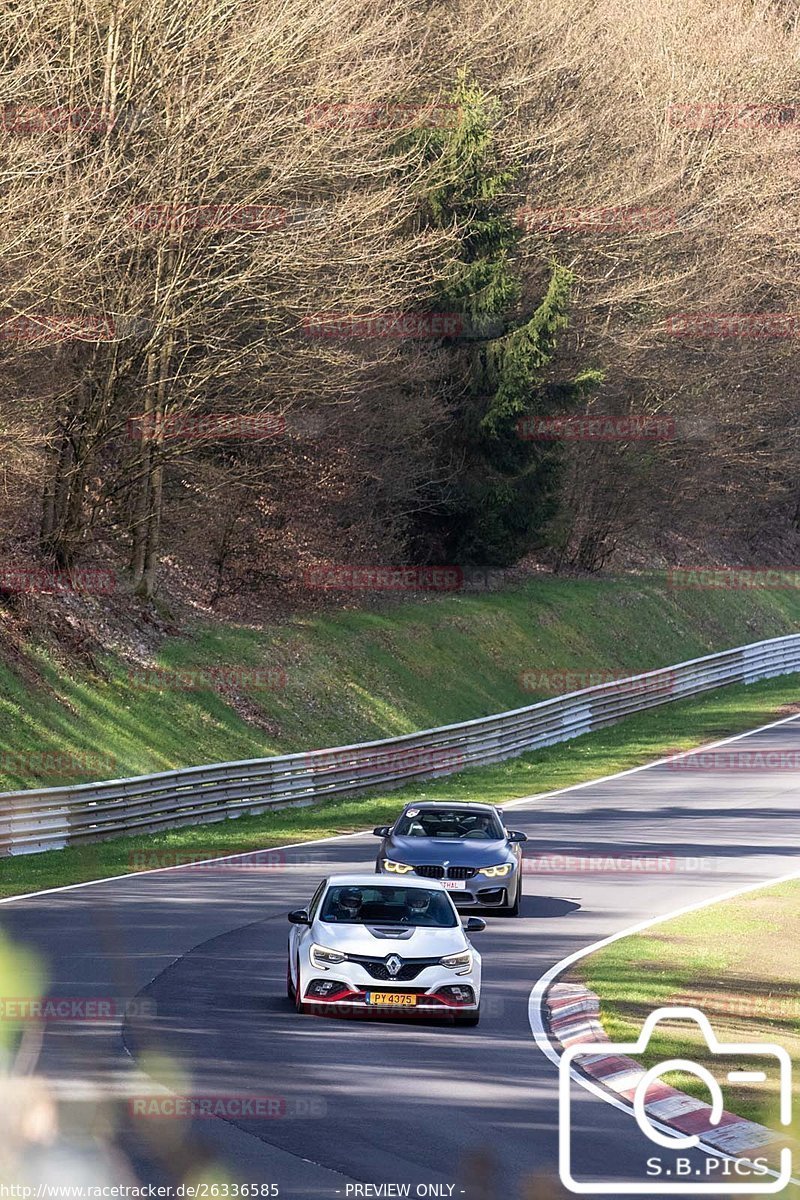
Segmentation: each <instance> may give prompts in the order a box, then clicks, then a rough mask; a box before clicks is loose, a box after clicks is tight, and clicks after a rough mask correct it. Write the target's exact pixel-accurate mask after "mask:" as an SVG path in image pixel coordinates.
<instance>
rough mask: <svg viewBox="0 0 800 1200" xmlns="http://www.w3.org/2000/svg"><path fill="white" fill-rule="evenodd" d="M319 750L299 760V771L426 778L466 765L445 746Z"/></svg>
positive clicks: (302, 756)
mask: <svg viewBox="0 0 800 1200" xmlns="http://www.w3.org/2000/svg"><path fill="white" fill-rule="evenodd" d="M366 755H367V752H366V751H365V750H363V749H359V750H319V751H312V752H311V753H310V754H306V755H301V756H299V757H298V759H297V760H296V763H297V769H299V770H306V771H313V772H315V773H317V772H319V773H323V774H324V773H331V772H340V771H352V773H353V774H354V775H360V776H365V775H368V774H369V773H370V772H375V771H377V772H379V773H381V774H383V773H385V772H387V771H388V772H391V773H393V774H395V773H400V772H403V773H406V774H408V775H414V774H424V773H425V772H427V771H429V772H431V773H434V772H436V771H445V772H447V771H460V770H461V768H462V767H463V766H464V764H465V762H466V758H465V756H464V754H463V753H461V752H459V751H457V750H450V749H448V748H447V747H446V746H442V747H436V746H431V747H426V746H398V747H397V748H396V749H393V750H376V751H374V752H373V751H369V758H367V757H366Z"/></svg>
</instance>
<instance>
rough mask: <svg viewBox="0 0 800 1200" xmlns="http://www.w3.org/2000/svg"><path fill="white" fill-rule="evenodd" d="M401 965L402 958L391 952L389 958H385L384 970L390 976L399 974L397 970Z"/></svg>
mask: <svg viewBox="0 0 800 1200" xmlns="http://www.w3.org/2000/svg"><path fill="white" fill-rule="evenodd" d="M402 965H403V960H402V959H400V958H398V957H397V955H396V954H393V955H392V956H391V958H387V960H386V970H387V971H388V972H389V974H390V975H392V976H395V975H397V974H399V971H400V968H401V967H402Z"/></svg>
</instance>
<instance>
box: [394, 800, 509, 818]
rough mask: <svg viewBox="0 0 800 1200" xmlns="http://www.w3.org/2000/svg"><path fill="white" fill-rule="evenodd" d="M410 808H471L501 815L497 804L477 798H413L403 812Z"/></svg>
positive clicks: (421, 809)
mask: <svg viewBox="0 0 800 1200" xmlns="http://www.w3.org/2000/svg"><path fill="white" fill-rule="evenodd" d="M409 808H418V809H419V810H420V812H422V811H423V810H425V811H427V810H429V809H434V810H435V809H437V808H469V809H475V811H476V812H492V813H498V815H499V809H498V808H497V805H496V804H482V803H480V802H479V801H477V800H412V801H411V802H410V803H409V804H407V805H406V806H405V808H404V809H403V812H407V811H408V809H409Z"/></svg>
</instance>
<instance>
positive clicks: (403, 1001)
mask: <svg viewBox="0 0 800 1200" xmlns="http://www.w3.org/2000/svg"><path fill="white" fill-rule="evenodd" d="M416 1003H417V997H416V995H415V993H414V992H367V1004H389V1005H391V1006H392V1007H399V1008H407V1007H409V1006H413V1005H414V1004H416Z"/></svg>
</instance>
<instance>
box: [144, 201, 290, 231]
mask: <svg viewBox="0 0 800 1200" xmlns="http://www.w3.org/2000/svg"><path fill="white" fill-rule="evenodd" d="M302 211H303V213H306V214H307V211H308V210H302ZM291 219H292V212H291V210H290V209H288V208H285V207H283V206H282V205H277V204H233V203H220V204H196V205H188V204H140V205H138V206H137V207H136V208H133V209H131V211H130V212H129V213H128V217H127V224H128V225H129V226H131V227H133V228H135V229H143V230H161V231H164V230H168V231H170V232H180V233H186V232H189V231H191V230H194V231H196V230H216V231H218V230H234V231H236V232H247V233H271V232H272V231H273V230H274V229H281V228H283V226H284V225H286V224H288V223H289V221H290V220H291Z"/></svg>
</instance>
